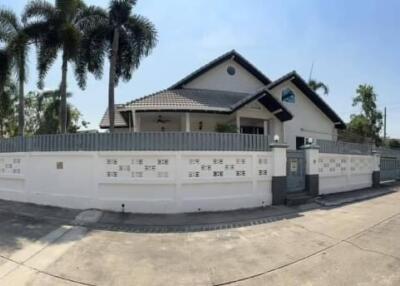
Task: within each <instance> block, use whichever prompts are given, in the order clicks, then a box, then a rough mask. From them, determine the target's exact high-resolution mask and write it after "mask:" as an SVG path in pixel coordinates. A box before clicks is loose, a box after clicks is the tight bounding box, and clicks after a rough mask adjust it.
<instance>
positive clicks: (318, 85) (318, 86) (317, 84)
mask: <svg viewBox="0 0 400 286" xmlns="http://www.w3.org/2000/svg"><path fill="white" fill-rule="evenodd" d="M308 86H309V87H310V88H311V89H312V90H313V91H314V92H318V91H319V90H322V92H323V93H324V95H328V93H329V88H328V86H327V85H326V84H324V83H323V82H321V81H316V80H315V79H310V80H309V81H308Z"/></svg>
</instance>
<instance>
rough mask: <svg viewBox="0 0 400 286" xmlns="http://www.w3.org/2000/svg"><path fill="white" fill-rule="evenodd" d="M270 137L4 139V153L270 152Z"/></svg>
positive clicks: (125, 135) (143, 134) (143, 135)
mask: <svg viewBox="0 0 400 286" xmlns="http://www.w3.org/2000/svg"><path fill="white" fill-rule="evenodd" d="M268 141H269V140H268V137H267V136H264V135H255V134H235V133H203V132H201V133H200V132H199V133H185V132H139V133H113V134H110V133H93V134H90V133H82V134H65V135H62V134H57V135H37V136H32V137H15V138H10V139H0V153H8V152H10V153H11V152H55V151H175V150H176V151H177V150H180V151H268V150H270V147H269V142H268ZM270 142H271V141H270Z"/></svg>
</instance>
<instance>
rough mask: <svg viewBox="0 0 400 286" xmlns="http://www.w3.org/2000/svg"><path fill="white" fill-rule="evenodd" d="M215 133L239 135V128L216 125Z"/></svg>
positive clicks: (228, 125)
mask: <svg viewBox="0 0 400 286" xmlns="http://www.w3.org/2000/svg"><path fill="white" fill-rule="evenodd" d="M215 132H219V133H237V127H236V125H233V124H227V123H218V124H217V125H215Z"/></svg>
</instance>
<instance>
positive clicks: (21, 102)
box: [18, 77, 25, 136]
mask: <svg viewBox="0 0 400 286" xmlns="http://www.w3.org/2000/svg"><path fill="white" fill-rule="evenodd" d="M18 100H19V103H18V135H19V136H24V129H25V116H24V112H25V99H24V80H23V78H21V77H20V78H19V95H18Z"/></svg>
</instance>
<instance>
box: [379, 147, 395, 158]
mask: <svg viewBox="0 0 400 286" xmlns="http://www.w3.org/2000/svg"><path fill="white" fill-rule="evenodd" d="M377 151H378V152H379V154H381V157H388V158H396V159H397V160H400V149H391V148H387V147H379V148H378V149H377Z"/></svg>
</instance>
